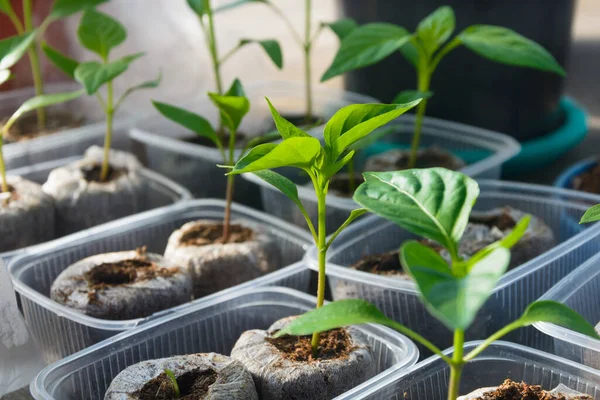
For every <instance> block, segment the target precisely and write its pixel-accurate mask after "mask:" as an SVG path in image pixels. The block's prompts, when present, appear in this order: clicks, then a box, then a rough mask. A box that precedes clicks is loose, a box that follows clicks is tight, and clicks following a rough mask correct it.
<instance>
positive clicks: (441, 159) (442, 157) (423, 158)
mask: <svg viewBox="0 0 600 400" xmlns="http://www.w3.org/2000/svg"><path fill="white" fill-rule="evenodd" d="M396 167H397V168H398V170H403V169H408V157H403V158H402V159H401V160H399V162H397V163H396ZM435 167H442V168H446V169H450V170H456V165H455V162H454V159H453V157H452V156H451V155H450V154H445V153H440V152H438V151H434V150H431V149H426V150H425V151H424V152H422V153H421V154H419V156H418V157H417V162H416V165H415V167H414V168H435Z"/></svg>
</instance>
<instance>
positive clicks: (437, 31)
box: [417, 6, 456, 55]
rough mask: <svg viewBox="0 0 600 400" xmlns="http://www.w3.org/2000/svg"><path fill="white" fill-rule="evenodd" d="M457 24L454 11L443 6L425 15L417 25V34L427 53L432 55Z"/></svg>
mask: <svg viewBox="0 0 600 400" xmlns="http://www.w3.org/2000/svg"><path fill="white" fill-rule="evenodd" d="M455 26H456V22H455V18H454V11H452V8H451V7H448V6H442V7H440V8H438V9H437V10H435V11H434V12H432V13H431V14H429V15H428V16H427V17H425V18H424V19H423V20H422V21H421V22H420V23H419V26H417V36H418V37H419V39H420V40H421V43H422V45H423V48H424V49H425V51H426V52H427V54H429V55H431V54H433V53H435V51H436V50H437V49H438V48H439V47H440V46H441V45H442V44H444V42H446V40H448V38H450V35H452V32H454V28H455Z"/></svg>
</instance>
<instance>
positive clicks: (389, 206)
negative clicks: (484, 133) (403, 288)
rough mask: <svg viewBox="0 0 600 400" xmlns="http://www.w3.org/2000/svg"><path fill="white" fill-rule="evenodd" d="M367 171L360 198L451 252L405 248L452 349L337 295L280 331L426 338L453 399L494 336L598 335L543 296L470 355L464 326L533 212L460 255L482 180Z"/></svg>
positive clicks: (444, 173)
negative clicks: (358, 329) (524, 330)
mask: <svg viewBox="0 0 600 400" xmlns="http://www.w3.org/2000/svg"><path fill="white" fill-rule="evenodd" d="M364 177H365V182H364V183H363V184H362V185H360V186H359V187H358V189H357V191H356V193H355V194H354V200H355V201H356V202H357V203H358V204H360V205H361V206H363V207H364V209H367V210H369V211H371V212H373V213H375V214H377V215H379V216H381V217H383V218H385V219H387V220H389V221H392V222H394V223H396V224H398V225H399V226H400V227H402V228H403V229H405V230H407V231H409V232H411V233H413V234H416V235H418V236H422V237H424V238H427V239H430V240H434V241H436V242H437V243H439V244H440V245H441V246H442V247H444V248H445V249H446V250H447V251H448V253H449V254H450V257H451V261H449V262H448V261H446V260H445V259H444V258H442V256H441V255H440V254H439V253H438V252H437V251H435V250H434V249H432V248H431V247H429V246H426V245H424V244H422V243H420V242H418V241H415V240H410V241H407V242H405V243H404V244H402V246H401V248H400V261H401V263H402V266H403V268H404V270H405V271H406V272H407V273H408V274H409V275H410V276H411V277H412V279H413V281H414V282H415V284H416V287H417V291H418V293H419V296H420V298H421V301H422V302H423V303H424V304H425V307H426V308H427V310H428V311H429V312H430V313H431V314H432V315H433V316H434V317H435V318H437V319H438V320H439V321H441V322H442V323H443V324H444V325H445V326H447V327H448V328H449V329H450V330H451V331H453V332H454V352H453V355H452V356H446V355H445V354H444V353H443V352H442V351H441V350H440V349H439V348H438V347H436V346H435V345H434V344H433V343H431V342H430V341H429V340H427V339H426V338H425V337H423V336H421V335H420V334H418V333H417V332H415V331H413V330H411V329H409V328H407V327H405V326H404V325H402V324H399V323H397V322H396V321H393V320H391V319H389V318H387V317H386V316H385V315H384V314H383V313H382V312H381V311H380V310H379V309H377V307H375V306H374V305H372V304H370V303H369V302H367V301H365V300H360V299H348V300H341V301H337V302H334V303H331V304H328V305H326V306H324V307H322V308H320V309H318V310H314V311H311V312H309V313H306V314H304V315H302V316H301V317H299V318H298V319H296V320H294V321H293V322H291V323H290V324H289V325H288V326H287V327H285V328H284V329H282V330H281V331H279V332H278V334H277V336H283V335H308V334H311V333H313V332H316V331H324V330H330V329H334V328H339V327H342V326H348V325H355V324H363V323H378V324H381V325H385V326H388V327H390V328H392V329H395V330H397V331H398V332H400V333H402V334H404V335H406V336H408V337H409V338H411V339H412V340H414V341H416V342H418V343H420V344H422V345H423V346H425V347H426V348H427V349H429V350H431V351H432V352H433V353H435V354H437V355H439V356H440V357H441V358H442V359H443V360H444V361H445V362H446V363H447V364H448V365H449V367H450V381H449V386H448V399H449V400H455V399H456V398H457V397H458V395H459V393H458V390H459V384H460V378H461V373H462V369H463V366H464V365H465V364H466V363H467V362H469V361H471V360H472V359H473V358H475V357H476V356H477V355H479V354H480V353H481V352H483V351H484V350H485V349H486V348H487V347H488V346H489V345H490V344H492V343H493V342H494V341H496V340H498V339H500V338H501V337H503V336H504V335H506V334H508V333H510V332H512V331H514V330H516V329H518V328H521V327H525V326H529V325H532V324H533V323H535V322H542V321H543V322H550V323H554V324H557V325H561V326H565V327H568V328H570V329H573V330H575V331H577V332H580V333H583V334H585V335H588V336H590V337H593V338H596V339H600V337H599V336H598V334H597V333H596V332H595V330H594V327H593V326H592V325H591V324H590V323H589V322H587V321H586V320H585V319H584V318H583V317H582V316H580V315H579V314H577V313H576V312H575V311H573V310H572V309H570V308H568V307H567V306H565V305H563V304H560V303H557V302H553V301H545V300H544V301H536V302H534V303H531V304H530V305H529V306H528V307H527V309H526V310H525V311H524V312H523V314H522V315H521V317H520V318H519V319H517V320H516V321H514V322H512V323H510V324H508V325H506V326H505V327H504V328H502V329H500V330H498V331H497V332H496V333H494V334H492V335H491V336H490V337H488V338H487V339H486V340H484V341H483V342H482V343H481V344H480V345H478V346H477V347H476V348H475V349H473V350H472V351H471V352H470V353H469V354H466V355H465V354H464V351H463V347H464V340H465V330H466V329H467V328H468V327H469V326H470V325H471V324H472V323H473V321H474V319H475V317H476V315H477V312H478V311H479V309H480V308H481V307H482V306H483V305H484V303H485V302H486V300H487V299H488V298H489V297H490V295H491V294H492V291H493V289H494V287H495V286H496V284H497V283H498V280H499V279H500V277H501V276H502V275H503V274H504V272H505V271H506V269H507V268H508V265H509V262H510V250H509V249H510V248H511V247H512V246H513V245H515V244H516V243H517V242H518V241H519V239H520V238H521V237H522V236H523V234H524V233H525V231H526V229H527V226H528V224H529V220H530V217H529V216H527V217H524V218H523V219H522V220H521V221H519V222H518V223H517V225H516V226H515V227H514V228H513V230H512V232H511V233H509V234H508V235H507V236H506V237H504V238H503V239H502V240H500V241H498V242H495V243H493V244H491V245H489V246H487V247H485V248H483V249H482V250H480V251H479V252H477V253H475V254H474V255H473V256H472V257H471V258H469V259H463V258H462V257H461V256H460V255H459V254H458V245H459V242H460V239H461V237H462V235H463V232H464V230H465V228H466V226H467V223H468V221H469V215H470V213H471V210H472V208H473V205H474V203H475V201H476V199H477V197H478V195H479V186H478V185H477V183H476V182H475V181H474V180H473V179H471V178H469V177H467V176H466V175H463V174H461V173H459V172H454V171H449V170H446V169H443V168H431V169H421V170H420V169H413V170H405V171H397V172H379V173H378V172H366V173H365V174H364Z"/></svg>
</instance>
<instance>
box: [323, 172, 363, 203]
mask: <svg viewBox="0 0 600 400" xmlns="http://www.w3.org/2000/svg"><path fill="white" fill-rule="evenodd" d="M355 175H356V176H355V182H356V187H358V185H360V184H361V183H363V182H364V181H365V178H364V177H363V176H362V175H361V174H355ZM329 190H330V191H331V192H334V191H335V194H336V195H337V196H340V197H352V196H353V195H354V192H350V177H349V176H348V175H336V176H334V177H333V178H331V181H330V182H329Z"/></svg>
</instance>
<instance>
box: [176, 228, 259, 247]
mask: <svg viewBox="0 0 600 400" xmlns="http://www.w3.org/2000/svg"><path fill="white" fill-rule="evenodd" d="M253 239H254V231H252V229H250V228H246V227H244V226H241V225H230V226H229V237H228V238H227V242H226V243H244V242H247V241H251V240H253ZM179 243H180V246H206V245H209V244H223V224H221V223H219V224H204V225H196V226H194V227H193V228H191V229H188V230H187V231H186V232H184V234H183V235H181V240H180V241H179Z"/></svg>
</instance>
